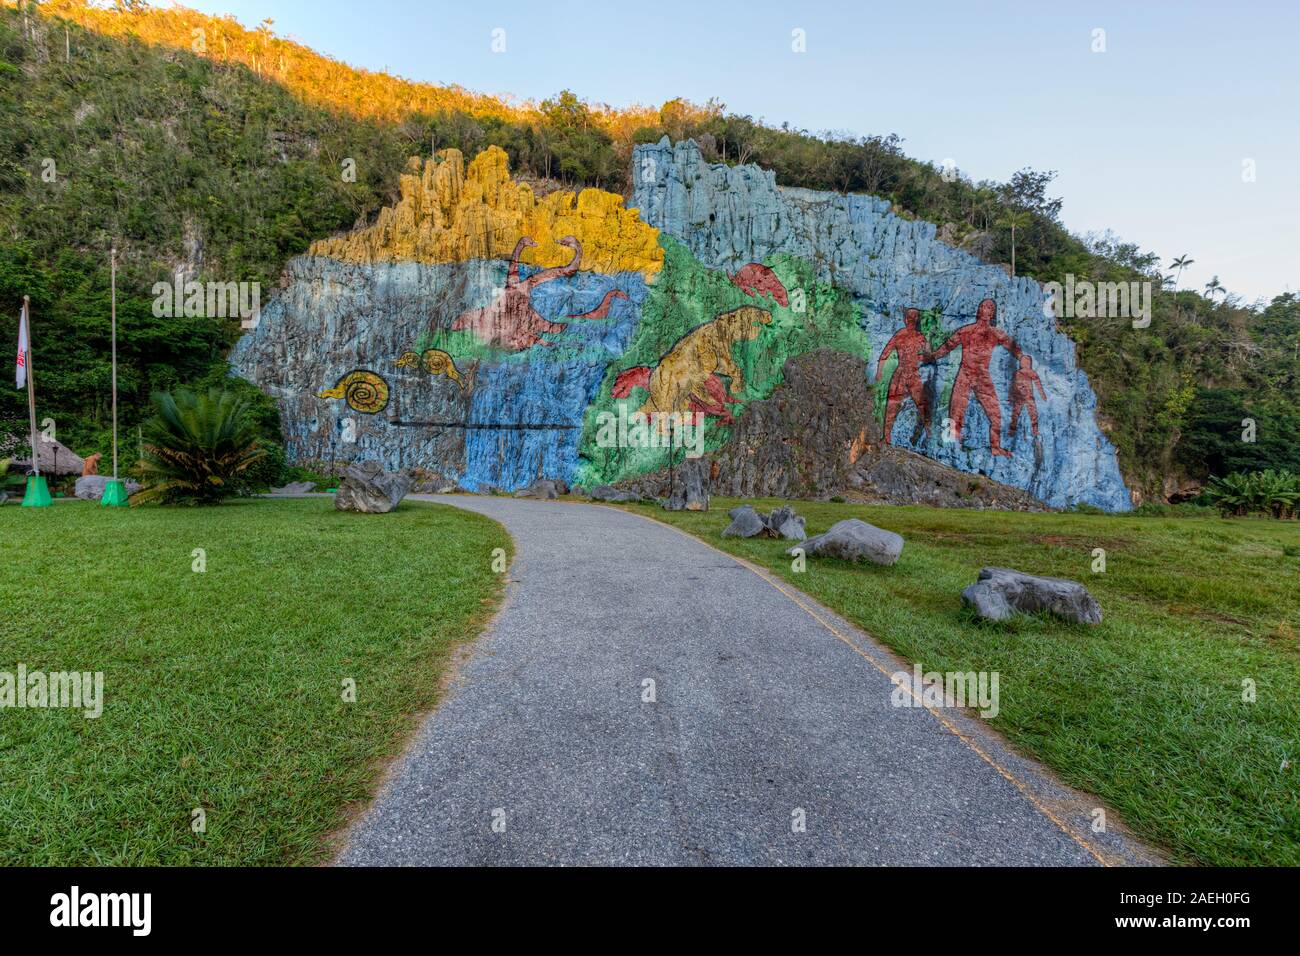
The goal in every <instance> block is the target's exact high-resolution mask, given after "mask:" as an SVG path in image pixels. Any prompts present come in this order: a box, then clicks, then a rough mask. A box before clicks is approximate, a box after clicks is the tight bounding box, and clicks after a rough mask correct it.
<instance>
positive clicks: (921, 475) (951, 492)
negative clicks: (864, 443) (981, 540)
mask: <svg viewBox="0 0 1300 956" xmlns="http://www.w3.org/2000/svg"><path fill="white" fill-rule="evenodd" d="M843 495H844V497H845V498H846V499H847V500H849V501H857V502H862V503H864V504H889V505H926V506H928V507H931V508H974V509H985V508H993V509H997V510H1001V511H1046V510H1047V509H1046V507H1045V506H1044V505H1043V503H1042V502H1041V501H1039V500H1038V499H1037V498H1035V497H1034V496H1033V495H1031V494H1030V493H1029V492H1027V491H1023V490H1022V489H1020V488H1013V487H1012V486H1011V485H1004V484H1002V483H1001V482H998V481H994V480H993V479H991V478H985V477H984V476H983V475H972V474H970V473H969V472H965V471H958V470H957V469H956V468H951V467H949V466H947V465H944V464H941V463H940V462H937V461H934V460H933V459H930V458H926V457H925V456H924V455H918V454H917V453H916V452H911V451H905V450H904V449H902V448H894V447H893V446H890V445H873V446H871V447H869V448H868V449H867V450H866V451H865V452H864V453H863V454H862V456H861V457H860V458H859V459H858V461H857V463H856V464H855V465H854V468H853V471H852V473H851V474H850V475H849V480H848V484H847V485H846V486H845V489H844V491H843Z"/></svg>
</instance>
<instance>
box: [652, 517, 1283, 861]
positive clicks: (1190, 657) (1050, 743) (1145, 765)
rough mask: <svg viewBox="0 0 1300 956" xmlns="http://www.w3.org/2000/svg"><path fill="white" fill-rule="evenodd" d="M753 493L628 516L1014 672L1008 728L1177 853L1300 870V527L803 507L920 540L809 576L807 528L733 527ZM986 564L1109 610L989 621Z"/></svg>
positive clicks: (1000, 722)
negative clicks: (1060, 582)
mask: <svg viewBox="0 0 1300 956" xmlns="http://www.w3.org/2000/svg"><path fill="white" fill-rule="evenodd" d="M780 503H781V502H777V501H773V500H767V501H759V502H755V505H756V507H758V508H759V509H760V510H763V511H767V510H770V509H771V508H773V507H776V506H777V505H778V504H780ZM737 504H739V502H738V501H735V500H729V499H716V498H715V499H714V500H713V502H712V504H711V508H712V510H710V511H709V512H707V513H702V514H701V513H693V512H676V513H674V512H666V511H663V510H661V509H659V508H656V507H654V506H645V505H642V506H631V507H630V509H629V510H634V511H640V512H642V513H645V514H648V515H651V516H652V517H655V518H657V519H659V520H661V521H667V522H670V523H672V524H674V525H676V526H678V527H680V528H682V529H683V530H686V531H689V532H692V533H693V534H696V535H698V536H699V537H701V538H703V539H705V540H706V541H708V542H710V543H711V544H713V545H715V546H717V547H719V548H722V549H724V550H726V551H729V552H731V553H733V554H736V555H738V556H740V557H743V558H747V559H748V560H750V561H752V562H754V563H755V564H758V565H761V566H763V567H765V568H768V569H769V570H771V571H774V572H775V573H776V574H777V575H779V576H780V577H781V578H783V579H784V580H786V581H788V582H790V583H791V584H793V585H795V586H796V587H799V588H800V589H802V590H803V591H805V592H807V593H808V594H810V595H812V596H813V597H815V598H816V599H817V600H819V601H821V602H822V603H823V604H825V605H827V606H829V607H831V608H832V609H834V610H836V611H838V612H839V613H840V614H841V615H843V616H844V617H846V618H848V619H849V620H851V621H853V622H854V623H856V624H857V625H859V626H860V627H862V628H863V630H865V631H867V632H868V633H870V634H872V635H873V636H875V637H876V638H878V639H879V640H881V641H882V642H884V643H885V644H887V645H889V646H890V647H892V648H894V649H895V650H897V651H898V652H899V653H900V654H902V655H903V656H905V657H907V658H909V659H910V660H912V661H915V662H919V663H920V664H921V665H922V666H923V667H924V668H925V669H926V670H936V671H968V670H974V671H981V670H984V671H998V672H999V673H1000V681H1001V713H1000V714H999V716H998V717H997V718H996V719H994V720H993V721H992V723H993V726H995V727H997V728H998V729H999V730H1001V731H1002V732H1003V733H1004V734H1005V735H1006V736H1007V737H1008V738H1009V739H1010V740H1011V741H1012V742H1013V743H1015V744H1016V745H1017V746H1019V748H1020V749H1021V750H1023V751H1025V752H1027V753H1029V754H1031V755H1033V756H1035V757H1037V758H1038V759H1040V760H1042V761H1043V762H1044V763H1046V764H1048V765H1050V766H1051V767H1053V768H1054V769H1055V770H1056V771H1057V772H1058V774H1059V775H1060V776H1061V777H1062V778H1063V779H1064V780H1065V781H1066V782H1068V783H1070V784H1072V785H1074V786H1077V787H1080V788H1082V789H1084V790H1088V791H1091V792H1092V793H1095V794H1097V795H1098V796H1100V797H1101V798H1102V799H1103V800H1105V801H1106V802H1107V803H1108V804H1109V805H1111V806H1112V807H1114V808H1115V809H1117V810H1119V811H1120V813H1121V815H1122V816H1123V817H1124V819H1125V821H1126V822H1127V823H1128V824H1129V825H1130V826H1131V827H1132V828H1133V829H1134V830H1135V831H1137V832H1138V833H1139V834H1141V835H1142V836H1144V837H1146V838H1148V839H1149V840H1151V841H1152V842H1154V843H1156V844H1159V845H1162V846H1163V847H1165V848H1167V849H1168V850H1169V851H1170V852H1171V854H1172V857H1173V858H1174V859H1175V860H1177V861H1179V862H1184V863H1200V864H1210V865H1243V864H1273V865H1290V866H1296V865H1300V554H1297V553H1296V549H1295V547H1294V546H1295V545H1297V544H1300V525H1297V524H1296V523H1295V522H1279V521H1265V520H1245V519H1241V520H1231V521H1228V520H1220V519H1212V518H1196V519H1159V518H1123V517H1111V516H1100V515H1095V516H1094V515H1072V514H1016V513H1008V512H993V511H984V512H979V511H958V510H941V509H931V508H915V507H906V508H897V507H880V506H867V505H854V504H833V503H827V504H813V503H809V502H800V503H797V505H796V508H797V510H798V511H799V513H800V514H802V515H804V516H805V517H806V518H807V522H808V531H809V534H810V535H811V534H816V533H819V532H821V531H825V530H826V529H827V528H828V527H830V525H832V524H833V523H834V522H836V521H838V520H841V519H843V518H854V517H856V518H861V519H863V520H865V521H869V522H871V523H872V524H875V525H878V526H879V527H882V528H888V529H889V530H891V531H896V532H898V533H899V534H901V535H902V536H903V537H904V538H905V539H906V542H907V543H906V545H905V547H904V549H903V555H902V558H901V559H900V560H899V562H898V564H897V565H895V566H894V567H891V568H883V567H876V566H873V565H867V566H861V565H859V566H853V565H850V564H847V563H845V562H842V561H836V560H827V559H818V558H809V559H808V562H807V571H806V572H804V573H802V574H799V573H794V572H793V571H792V570H791V559H790V558H788V557H786V555H785V548H786V547H788V546H789V544H790V542H785V543H784V544H782V543H781V542H777V541H770V540H761V539H750V540H738V539H735V538H723V537H721V535H720V532H721V531H722V529H723V528H724V527H725V526H726V525H727V523H728V520H729V519H728V517H727V511H728V510H729V509H731V508H733V507H735V505H737ZM1094 548H1104V549H1105V551H1106V570H1105V573H1102V574H1094V573H1093V572H1092V570H1091V565H1092V562H1093V555H1092V551H1093V549H1094ZM1284 549H1287V550H1286V551H1284ZM1287 551H1289V552H1290V553H1289V554H1288V553H1287ZM984 565H1002V566H1006V567H1013V568H1017V569H1019V570H1023V571H1028V572H1031V573H1036V574H1046V575H1052V576H1057V577H1064V578H1072V579H1074V580H1077V581H1081V582H1083V583H1084V584H1085V585H1086V586H1087V587H1088V589H1089V590H1090V591H1091V592H1092V593H1093V595H1094V596H1095V597H1096V598H1097V600H1098V601H1099V602H1100V603H1101V606H1102V610H1103V613H1104V615H1105V620H1104V622H1103V623H1102V625H1101V626H1100V627H1097V628H1093V629H1090V628H1085V627H1082V626H1077V625H1070V624H1066V623H1064V622H1060V621H1055V620H1052V619H1048V618H1046V617H1041V616H1035V617H1032V618H1025V619H1022V620H1017V621H1014V622H1009V623H1007V624H1001V625H998V624H989V623H986V622H982V621H980V620H978V619H976V618H974V617H973V616H972V615H971V614H969V613H968V612H966V611H964V610H963V608H962V606H961V602H960V597H959V596H960V594H961V590H962V588H964V587H966V585H968V584H971V583H973V582H974V581H975V578H976V574H977V573H978V571H979V569H980V568H981V567H982V566H984ZM1247 678H1249V679H1250V680H1253V681H1254V682H1255V693H1256V700H1255V702H1254V703H1246V702H1244V701H1243V699H1242V691H1243V685H1242V682H1243V680H1244V679H1247ZM937 772H938V771H937Z"/></svg>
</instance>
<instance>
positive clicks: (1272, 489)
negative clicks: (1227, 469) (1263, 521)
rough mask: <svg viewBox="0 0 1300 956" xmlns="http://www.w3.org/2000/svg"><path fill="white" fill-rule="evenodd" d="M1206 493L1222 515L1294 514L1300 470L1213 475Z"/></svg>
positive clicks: (1299, 501) (1299, 498)
mask: <svg viewBox="0 0 1300 956" xmlns="http://www.w3.org/2000/svg"><path fill="white" fill-rule="evenodd" d="M1206 496H1207V497H1208V498H1209V499H1210V501H1211V502H1213V503H1214V505H1215V506H1216V507H1217V508H1218V509H1219V510H1220V511H1221V512H1222V513H1223V514H1225V515H1232V516H1235V517H1243V516H1245V515H1265V516H1266V517H1270V518H1294V517H1295V516H1296V510H1297V506H1300V474H1292V473H1291V472H1289V471H1275V470H1274V469H1272V468H1267V469H1265V470H1264V471H1254V472H1241V471H1234V472H1233V473H1232V474H1230V475H1225V476H1224V477H1222V478H1216V479H1214V480H1213V481H1211V482H1210V485H1209V487H1208V488H1206Z"/></svg>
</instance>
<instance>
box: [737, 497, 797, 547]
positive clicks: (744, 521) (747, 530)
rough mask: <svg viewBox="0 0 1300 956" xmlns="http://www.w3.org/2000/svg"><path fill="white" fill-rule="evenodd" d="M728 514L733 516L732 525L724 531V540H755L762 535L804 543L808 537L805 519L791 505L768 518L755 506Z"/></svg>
mask: <svg viewBox="0 0 1300 956" xmlns="http://www.w3.org/2000/svg"><path fill="white" fill-rule="evenodd" d="M728 514H730V515H731V524H729V525H727V527H726V528H725V529H723V532H722V536H723V537H724V538H753V537H755V536H757V535H760V534H761V535H764V536H765V537H769V538H789V539H790V540H792V541H802V540H803V539H804V538H806V537H807V536H808V535H807V533H806V532H805V531H804V521H803V518H801V517H800V516H799V515H797V514H795V512H794V509H793V508H791V507H790V506H789V505H785V506H783V507H780V508H777V509H776V510H775V511H773V512H772V513H771V514H770V515H768V516H767V517H764V516H763V515H761V514H759V513H758V512H757V511H755V510H754V507H753V505H741V506H740V507H738V508H732V509H731V511H730V512H728Z"/></svg>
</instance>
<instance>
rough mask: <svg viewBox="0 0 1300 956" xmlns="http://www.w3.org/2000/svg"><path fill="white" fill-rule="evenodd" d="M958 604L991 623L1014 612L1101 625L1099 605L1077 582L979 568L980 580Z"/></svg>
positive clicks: (1010, 570) (999, 569) (963, 592)
mask: <svg viewBox="0 0 1300 956" xmlns="http://www.w3.org/2000/svg"><path fill="white" fill-rule="evenodd" d="M961 600H962V603H963V604H967V605H969V606H971V607H973V608H974V609H975V613H976V614H978V615H979V616H980V617H982V618H985V619H987V620H990V621H1005V620H1006V619H1007V618H1009V617H1011V616H1012V615H1013V614H1015V613H1017V612H1022V613H1026V614H1031V613H1033V612H1035V611H1046V612H1048V613H1049V614H1054V615H1055V616H1057V617H1060V618H1064V619H1065V620H1067V621H1075V622H1076V623H1079V624H1100V623H1101V605H1100V604H1098V603H1097V601H1096V599H1095V598H1094V597H1093V596H1092V595H1091V594H1089V593H1088V589H1087V588H1085V587H1084V586H1083V585H1082V584H1080V583H1079V582H1077V581H1067V580H1066V579H1065V578H1043V577H1039V576H1037V575H1034V574H1025V573H1024V572H1022V571H1013V570H1012V569H1011V568H981V569H980V574H979V580H977V581H976V582H975V583H974V584H972V585H971V586H970V587H968V588H966V590H964V591H962V592H961Z"/></svg>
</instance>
